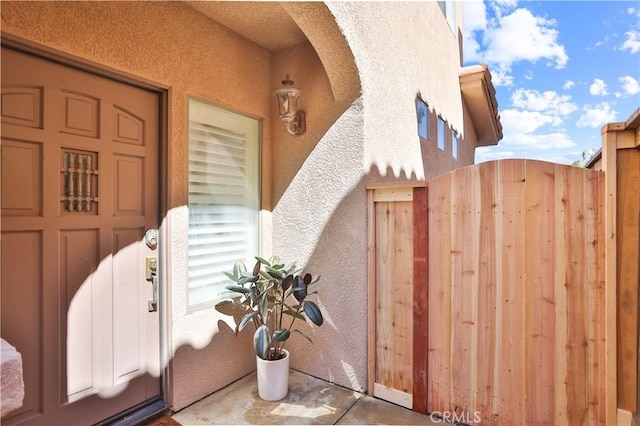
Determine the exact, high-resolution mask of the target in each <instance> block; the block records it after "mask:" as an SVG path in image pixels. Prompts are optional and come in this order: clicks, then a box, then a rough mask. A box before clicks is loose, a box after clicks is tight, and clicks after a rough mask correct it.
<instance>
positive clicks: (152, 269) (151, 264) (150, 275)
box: [146, 257, 158, 312]
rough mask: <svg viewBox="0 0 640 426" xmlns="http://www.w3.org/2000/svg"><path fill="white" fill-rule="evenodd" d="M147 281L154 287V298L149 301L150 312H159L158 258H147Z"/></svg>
mask: <svg viewBox="0 0 640 426" xmlns="http://www.w3.org/2000/svg"><path fill="white" fill-rule="evenodd" d="M146 271H147V274H146V275H147V281H149V282H150V283H151V286H152V298H151V299H149V300H148V302H147V305H148V306H147V307H148V309H149V312H157V311H158V258H156V257H147V259H146Z"/></svg>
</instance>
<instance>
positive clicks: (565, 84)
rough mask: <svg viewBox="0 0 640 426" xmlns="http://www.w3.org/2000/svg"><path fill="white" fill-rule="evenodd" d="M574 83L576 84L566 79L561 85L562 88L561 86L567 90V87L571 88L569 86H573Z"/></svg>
mask: <svg viewBox="0 0 640 426" xmlns="http://www.w3.org/2000/svg"><path fill="white" fill-rule="evenodd" d="M575 85H576V83H574V82H573V81H571V80H567V81H565V82H564V84H563V85H562V88H563V89H564V90H569V89H571V88H572V87H573V86H575Z"/></svg>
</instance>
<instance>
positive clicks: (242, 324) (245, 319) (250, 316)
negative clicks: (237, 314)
mask: <svg viewBox="0 0 640 426" xmlns="http://www.w3.org/2000/svg"><path fill="white" fill-rule="evenodd" d="M256 314H257V312H255V311H254V312H250V313H248V314H246V315H245V316H243V317H242V319H241V320H240V323H239V324H238V327H237V331H236V334H237V333H239V332H241V331H242V330H243V329H244V328H245V327H246V326H247V324H249V322H250V321H251V320H252V319H253V317H255V316H256Z"/></svg>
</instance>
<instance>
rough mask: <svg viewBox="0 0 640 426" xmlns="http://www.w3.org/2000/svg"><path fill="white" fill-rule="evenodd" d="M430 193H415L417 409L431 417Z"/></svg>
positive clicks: (415, 364)
mask: <svg viewBox="0 0 640 426" xmlns="http://www.w3.org/2000/svg"><path fill="white" fill-rule="evenodd" d="M427 191H428V188H414V190H413V230H414V235H413V300H414V302H413V409H414V411H417V412H419V413H423V414H426V413H427V379H428V377H427V365H428V360H429V358H428V348H429V346H428V341H429V333H428V327H427V324H428V322H427V321H428V312H429V299H428V286H429V282H428V270H427V267H428V263H427V259H428V257H429V253H428V247H427V244H428V242H429V236H428V218H427V201H428V200H427Z"/></svg>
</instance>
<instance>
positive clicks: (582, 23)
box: [462, 0, 640, 164]
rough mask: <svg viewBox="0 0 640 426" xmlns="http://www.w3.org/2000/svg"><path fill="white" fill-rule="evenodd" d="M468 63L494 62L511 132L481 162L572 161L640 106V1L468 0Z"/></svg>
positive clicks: (481, 151) (481, 153)
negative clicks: (605, 127)
mask: <svg viewBox="0 0 640 426" xmlns="http://www.w3.org/2000/svg"><path fill="white" fill-rule="evenodd" d="M462 26H463V33H464V64H465V65H471V64H477V63H486V64H487V65H488V66H489V70H490V71H491V74H492V76H493V80H492V81H493V84H494V86H495V88H496V97H497V100H498V109H499V110H500V115H501V122H502V126H503V133H504V137H503V139H502V140H501V141H500V142H499V144H498V145H497V146H494V147H486V148H485V147H482V148H478V149H477V151H476V162H482V161H488V160H496V159H503V158H530V159H537V160H545V161H552V162H556V163H563V164H570V163H572V162H573V161H576V160H581V159H582V152H583V151H585V150H593V151H595V150H598V149H599V148H600V146H601V137H600V129H601V128H602V126H603V125H605V124H607V123H611V122H617V121H626V120H627V118H629V116H630V115H631V114H632V113H633V112H634V111H635V110H636V109H637V108H638V107H640V1H638V0H635V1H552V0H542V1H517V0H500V1H476V0H465V1H464V4H463V21H462Z"/></svg>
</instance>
